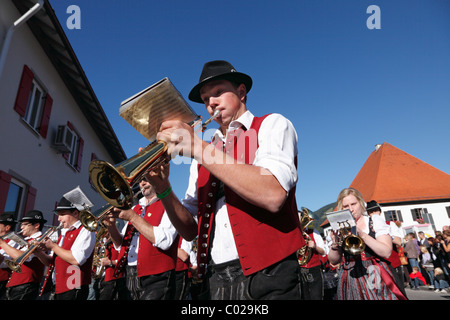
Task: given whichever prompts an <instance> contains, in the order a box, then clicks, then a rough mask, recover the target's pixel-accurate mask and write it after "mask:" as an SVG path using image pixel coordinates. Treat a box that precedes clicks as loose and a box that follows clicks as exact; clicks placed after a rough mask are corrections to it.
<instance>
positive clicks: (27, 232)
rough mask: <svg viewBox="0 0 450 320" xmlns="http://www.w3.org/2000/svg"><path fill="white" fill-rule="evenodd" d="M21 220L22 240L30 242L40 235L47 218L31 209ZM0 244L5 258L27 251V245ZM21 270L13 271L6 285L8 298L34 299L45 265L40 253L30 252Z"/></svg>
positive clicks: (13, 257)
mask: <svg viewBox="0 0 450 320" xmlns="http://www.w3.org/2000/svg"><path fill="white" fill-rule="evenodd" d="M20 222H21V226H20V228H21V230H22V236H23V237H24V240H25V241H27V242H29V243H32V241H34V240H36V239H37V238H39V237H40V236H41V235H42V232H41V231H42V228H43V227H44V223H45V222H47V220H45V219H44V217H43V214H42V212H41V211H38V210H31V211H29V212H27V213H26V214H25V215H24V216H23V218H22V220H21V221H20ZM0 246H1V247H2V249H3V251H4V252H5V256H4V257H5V259H8V260H15V259H17V258H19V257H20V256H22V255H23V254H24V252H25V251H27V249H28V246H20V245H17V244H12V243H11V242H10V243H6V241H4V240H3V239H1V240H0ZM20 269H21V272H15V271H13V272H12V274H11V277H10V279H9V281H8V284H7V285H6V288H7V289H6V290H7V291H6V294H7V298H8V300H35V299H36V298H37V297H38V295H39V284H40V282H41V280H42V277H43V275H44V269H45V266H44V264H43V263H42V261H41V259H40V255H39V254H38V253H37V252H36V254H31V255H30V257H29V258H28V259H27V260H26V261H25V262H24V263H23V264H22V265H21V266H20Z"/></svg>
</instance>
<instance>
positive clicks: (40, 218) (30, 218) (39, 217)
mask: <svg viewBox="0 0 450 320" xmlns="http://www.w3.org/2000/svg"><path fill="white" fill-rule="evenodd" d="M20 222H31V223H37V222H40V223H46V222H47V220H45V219H44V215H43V214H42V212H41V211H39V210H30V211H28V212H27V213H25V214H24V215H23V217H22V219H21V220H20Z"/></svg>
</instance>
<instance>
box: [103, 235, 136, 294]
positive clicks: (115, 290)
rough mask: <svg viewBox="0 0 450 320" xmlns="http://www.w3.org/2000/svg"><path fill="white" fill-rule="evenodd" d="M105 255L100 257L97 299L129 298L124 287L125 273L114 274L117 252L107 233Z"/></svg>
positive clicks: (104, 244)
mask: <svg viewBox="0 0 450 320" xmlns="http://www.w3.org/2000/svg"><path fill="white" fill-rule="evenodd" d="M103 246H104V247H105V257H104V258H101V259H100V265H101V266H103V268H104V271H103V276H102V277H101V279H100V283H99V293H98V300H114V299H117V300H130V296H129V292H128V289H127V288H126V282H125V274H124V273H120V274H118V275H116V276H115V275H114V269H115V266H116V264H117V259H118V257H119V252H118V251H117V250H116V248H115V247H114V243H113V242H112V241H111V238H110V237H109V234H108V233H107V234H106V235H105V237H104V243H103Z"/></svg>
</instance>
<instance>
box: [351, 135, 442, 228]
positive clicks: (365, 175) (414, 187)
mask: <svg viewBox="0 0 450 320" xmlns="http://www.w3.org/2000/svg"><path fill="white" fill-rule="evenodd" d="M350 187H352V188H355V189H357V190H359V191H360V192H361V193H362V195H363V196H364V200H365V201H366V202H368V201H370V200H375V201H377V202H378V203H379V204H380V206H381V208H382V211H383V213H384V215H385V217H386V220H388V221H390V220H395V221H399V224H400V222H401V225H402V228H403V229H404V230H405V232H406V233H407V232H410V231H419V230H425V232H427V231H428V233H434V231H437V230H442V228H443V227H444V226H447V225H449V224H450V175H449V174H447V173H445V172H443V171H441V170H439V169H437V168H435V167H433V166H431V165H429V164H428V163H426V162H424V161H422V160H420V159H418V158H416V157H414V156H412V155H410V154H408V153H406V152H404V151H402V150H400V149H398V148H396V147H394V146H393V145H391V144H389V143H386V142H385V143H383V144H381V145H377V146H376V147H375V150H374V151H373V152H372V153H371V154H370V155H369V157H368V158H367V160H366V162H365V163H364V165H363V166H362V168H361V170H360V171H359V172H358V174H357V175H356V177H355V179H354V180H353V182H352V183H351V185H350Z"/></svg>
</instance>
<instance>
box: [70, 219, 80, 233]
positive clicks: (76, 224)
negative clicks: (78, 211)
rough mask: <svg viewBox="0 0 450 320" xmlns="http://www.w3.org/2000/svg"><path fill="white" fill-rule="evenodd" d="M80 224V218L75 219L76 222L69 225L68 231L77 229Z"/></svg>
mask: <svg viewBox="0 0 450 320" xmlns="http://www.w3.org/2000/svg"><path fill="white" fill-rule="evenodd" d="M80 226H81V221H80V220H77V222H75V223H74V224H73V225H71V226H70V227H69V229H68V231H71V230H75V229H78V228H79V227H80Z"/></svg>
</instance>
